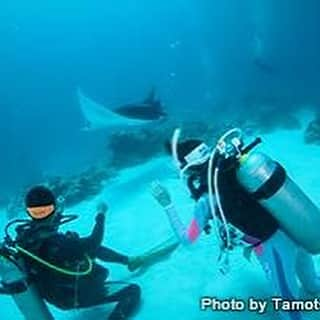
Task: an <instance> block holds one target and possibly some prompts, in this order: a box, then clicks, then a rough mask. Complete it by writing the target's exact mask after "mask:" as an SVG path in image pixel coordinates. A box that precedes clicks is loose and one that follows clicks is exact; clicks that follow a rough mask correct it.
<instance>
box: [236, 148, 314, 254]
mask: <svg viewBox="0 0 320 320" xmlns="http://www.w3.org/2000/svg"><path fill="white" fill-rule="evenodd" d="M237 178H238V181H239V183H240V184H241V185H242V186H243V187H244V188H245V189H246V190H247V191H248V192H249V193H250V194H251V195H252V196H253V197H254V198H255V199H256V200H257V201H258V202H259V203H260V204H261V205H262V206H263V207H264V208H266V209H267V210H268V211H269V212H270V214H272V216H273V217H274V218H276V220H277V221H278V223H279V224H280V226H281V228H283V230H284V231H285V232H286V233H287V234H288V235H289V236H290V237H291V239H293V240H294V241H295V242H296V243H297V244H299V245H301V246H302V247H303V248H305V249H306V250H307V251H309V252H310V253H314V254H315V253H319V252H320V232H319V225H320V210H319V208H318V207H317V206H316V205H315V204H314V203H313V202H312V201H311V200H310V199H309V198H308V197H307V196H306V194H305V193H304V192H303V191H302V190H301V189H300V188H299V186H297V184H296V183H295V182H294V181H292V179H291V178H290V177H289V176H288V175H287V173H286V171H285V169H284V168H283V167H282V166H281V165H280V164H279V163H277V162H276V161H274V160H272V159H271V158H270V157H268V156H267V155H266V154H263V153H249V154H245V155H243V156H242V157H241V158H240V161H239V166H238V169H237Z"/></svg>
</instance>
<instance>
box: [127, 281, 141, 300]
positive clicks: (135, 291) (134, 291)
mask: <svg viewBox="0 0 320 320" xmlns="http://www.w3.org/2000/svg"><path fill="white" fill-rule="evenodd" d="M127 292H128V295H129V296H131V297H134V298H135V299H136V300H137V301H138V300H140V298H141V288H140V286H138V285H137V284H130V285H129V286H128V288H127Z"/></svg>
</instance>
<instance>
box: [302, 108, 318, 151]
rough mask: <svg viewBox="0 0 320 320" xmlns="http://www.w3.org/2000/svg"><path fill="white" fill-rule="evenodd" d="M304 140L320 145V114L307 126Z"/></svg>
mask: <svg viewBox="0 0 320 320" xmlns="http://www.w3.org/2000/svg"><path fill="white" fill-rule="evenodd" d="M304 141H305V143H307V144H316V145H320V114H318V115H317V116H316V118H315V119H313V120H312V121H311V122H310V123H309V125H308V126H307V128H306V130H305V132H304Z"/></svg>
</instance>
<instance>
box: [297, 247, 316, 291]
mask: <svg viewBox="0 0 320 320" xmlns="http://www.w3.org/2000/svg"><path fill="white" fill-rule="evenodd" d="M296 271H297V275H298V277H299V280H300V282H301V285H302V289H303V290H304V294H307V295H308V294H311V295H315V294H318V293H319V292H320V278H319V276H318V275H317V273H316V269H315V266H314V262H313V258H312V255H311V254H310V253H308V252H307V251H306V250H304V249H302V248H300V249H299V250H298V254H297V261H296Z"/></svg>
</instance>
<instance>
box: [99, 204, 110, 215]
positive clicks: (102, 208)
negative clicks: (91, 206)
mask: <svg viewBox="0 0 320 320" xmlns="http://www.w3.org/2000/svg"><path fill="white" fill-rule="evenodd" d="M107 211H108V205H107V204H106V203H105V202H100V203H99V204H98V205H97V212H98V213H104V214H105V213H107Z"/></svg>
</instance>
